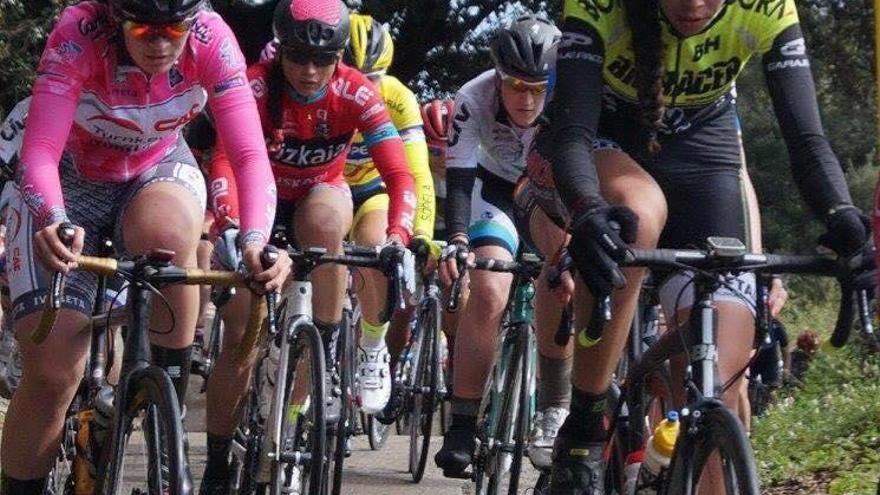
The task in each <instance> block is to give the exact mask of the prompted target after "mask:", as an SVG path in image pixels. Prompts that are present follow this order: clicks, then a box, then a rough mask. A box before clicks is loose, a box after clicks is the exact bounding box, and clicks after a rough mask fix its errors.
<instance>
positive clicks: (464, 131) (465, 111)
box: [444, 91, 480, 239]
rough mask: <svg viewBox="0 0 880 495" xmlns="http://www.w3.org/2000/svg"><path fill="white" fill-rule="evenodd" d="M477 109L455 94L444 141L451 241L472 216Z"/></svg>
mask: <svg viewBox="0 0 880 495" xmlns="http://www.w3.org/2000/svg"><path fill="white" fill-rule="evenodd" d="M475 108H476V106H475V105H474V102H473V101H471V99H470V97H469V96H468V95H467V94H465V93H464V92H462V91H459V92H458V93H457V94H456V95H455V114H454V115H453V117H452V127H451V129H450V132H449V136H448V137H447V140H446V208H445V210H446V211H445V212H444V218H445V219H446V230H447V233H448V236H449V238H450V239H452V238H453V237H456V236H461V235H463V234H466V233H467V230H468V227H469V224H470V216H471V193H472V192H473V189H474V180H475V178H476V176H477V149H478V148H479V146H480V132H479V129H478V126H479V124H478V123H477V118H476V116H475V114H474V111H475Z"/></svg>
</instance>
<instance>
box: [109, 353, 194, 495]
mask: <svg viewBox="0 0 880 495" xmlns="http://www.w3.org/2000/svg"><path fill="white" fill-rule="evenodd" d="M127 387H128V388H129V393H128V394H127V395H128V398H129V403H128V404H126V407H123V408H118V409H117V411H123V417H121V418H116V427H117V428H118V429H117V430H116V431H118V432H120V433H121V434H117V435H116V436H115V437H114V438H111V442H110V446H109V448H108V449H107V451H106V457H105V458H106V459H107V462H106V463H102V464H103V465H104V466H105V468H104V470H103V471H102V472H100V473H99V476H98V480H99V484H98V486H100V487H101V489H100V493H103V494H107V495H116V494H119V493H131V492H132V489H131V488H129V489H127V490H126V489H124V488H123V485H124V483H123V482H124V481H125V480H126V478H125V477H124V473H125V470H126V452H127V451H131V450H134V449H135V448H140V449H143V448H145V449H146V457H147V473H148V481H147V490H146V491H144V493H149V494H151V495H163V494H164V493H166V492H170V493H175V494H181V495H186V494H189V493H191V492H192V489H193V485H192V479H191V477H190V475H189V469H188V466H187V464H186V455H185V452H184V440H183V435H184V431H183V424H182V423H181V420H180V418H181V411H180V405H179V404H178V403H177V394H176V392H175V390H174V385H173V383H172V382H171V378H169V376H168V374H167V373H166V372H165V370H164V369H162V368H160V367H158V366H155V365H151V366H146V367H144V368H140V369H138V370H134V371H133V372H132V374H131V375H129V377H128V380H127ZM118 399H119V397H117V400H118ZM134 400H140V401H141V402H140V403H135V402H134ZM139 413H140V414H139ZM135 415H140V419H141V429H140V430H139V431H140V432H141V433H142V434H143V437H144V445H138V444H133V443H131V440H132V436H133V434H134V433H135V429H134V428H133V427H132V426H133V422H134V421H135V419H137V418H136V417H135ZM120 441H121V444H120V443H118V442H120ZM141 453H143V450H141ZM130 455H131V454H129V457H130Z"/></svg>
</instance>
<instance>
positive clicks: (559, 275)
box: [545, 248, 574, 305]
mask: <svg viewBox="0 0 880 495" xmlns="http://www.w3.org/2000/svg"><path fill="white" fill-rule="evenodd" d="M557 258H558V259H556V260H555V262H553V263H552V264H550V265H545V266H546V267H547V270H546V272H547V286H548V287H549V288H550V291H551V292H553V295H554V296H556V299H557V300H558V301H559V302H560V304H562V305H566V304H568V302H569V301H571V298H572V297H574V277H572V275H571V270H572V268H573V267H574V260H572V258H571V254H570V253H569V252H568V248H562V249H560V251H559V252H558V253H557Z"/></svg>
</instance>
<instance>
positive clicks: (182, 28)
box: [122, 19, 193, 41]
mask: <svg viewBox="0 0 880 495" xmlns="http://www.w3.org/2000/svg"><path fill="white" fill-rule="evenodd" d="M192 25H193V21H192V20H191V19H188V20H183V21H180V22H172V23H169V24H147V23H145V22H136V21H123V22H122V28H123V29H125V32H127V33H128V34H130V35H131V36H132V37H133V38H135V39H137V40H139V41H146V40H149V39H152V38H154V37H157V36H161V37H162V38H165V39H168V40H171V41H177V40H179V39H181V38H183V37H184V36H186V35H187V34H188V33H189V30H190V28H191V27H192Z"/></svg>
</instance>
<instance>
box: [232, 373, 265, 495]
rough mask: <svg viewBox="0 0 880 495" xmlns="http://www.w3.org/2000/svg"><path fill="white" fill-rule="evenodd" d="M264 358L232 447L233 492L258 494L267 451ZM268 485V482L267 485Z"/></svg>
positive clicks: (249, 394)
mask: <svg viewBox="0 0 880 495" xmlns="http://www.w3.org/2000/svg"><path fill="white" fill-rule="evenodd" d="M261 367H262V359H260V360H258V362H257V365H256V366H255V367H254V371H253V374H252V378H251V388H250V390H248V393H247V396H246V402H245V405H244V407H243V408H242V409H243V410H242V412H241V420H240V422H239V425H238V427H237V428H236V430H235V433H234V434H233V442H232V448H231V449H230V454H229V457H230V472H231V473H232V485H231V487H230V493H231V494H233V495H252V494H255V493H258V492H259V491H260V490H259V488H258V486H259V480H258V476H259V472H260V459H261V457H262V452H263V442H264V433H265V432H264V424H263V421H262V420H261V418H260V412H259V411H260V409H259V407H260V406H259V400H260V399H259V394H260V390H262V385H261V383H260V376H261V373H262V369H261ZM264 485H265V484H264Z"/></svg>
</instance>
